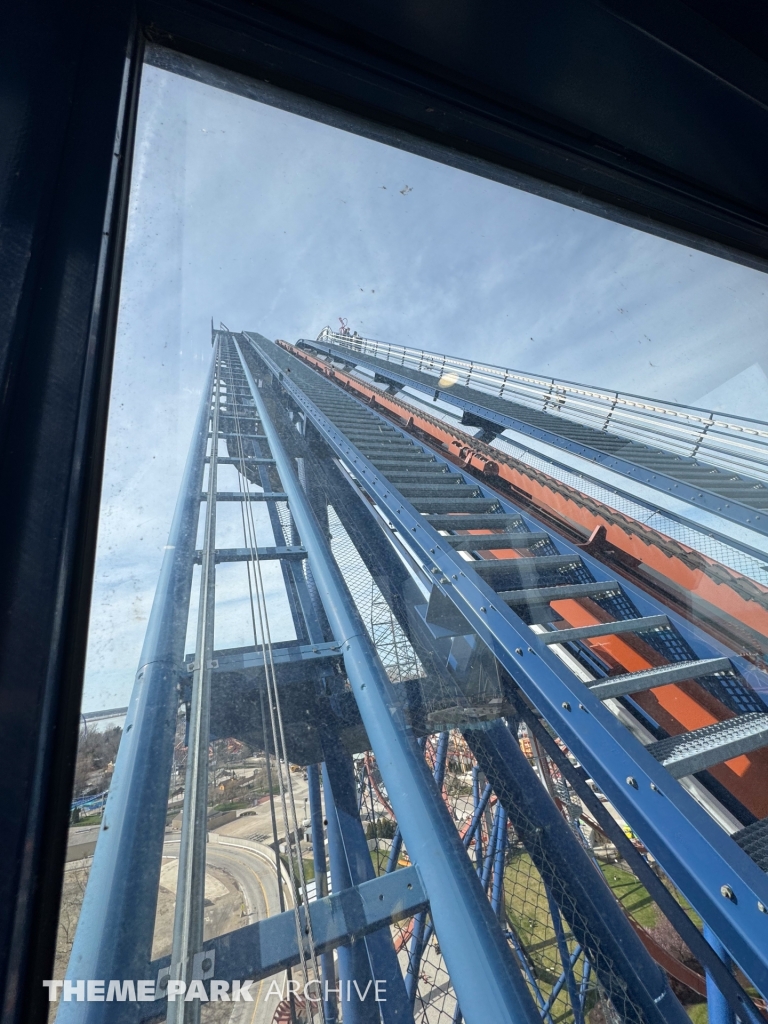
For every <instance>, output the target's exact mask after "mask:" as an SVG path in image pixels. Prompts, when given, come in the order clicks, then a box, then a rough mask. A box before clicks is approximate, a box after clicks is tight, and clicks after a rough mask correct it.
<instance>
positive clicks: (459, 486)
mask: <svg viewBox="0 0 768 1024" xmlns="http://www.w3.org/2000/svg"><path fill="white" fill-rule="evenodd" d="M453 479H454V480H455V481H456V483H452V482H451V475H449V476H448V478H447V481H446V483H439V484H425V483H412V484H400V486H399V487H398V490H399V491H400V493H401V494H402V496H403V497H404V498H408V500H409V501H410V499H411V498H442V497H445V498H446V499H447V500H449V501H450V500H451V498H453V497H454V495H455V496H456V497H457V498H478V497H481V495H480V492H479V488H477V487H471V486H470V485H469V484H465V483H462V482H461V477H456V476H454V477H453Z"/></svg>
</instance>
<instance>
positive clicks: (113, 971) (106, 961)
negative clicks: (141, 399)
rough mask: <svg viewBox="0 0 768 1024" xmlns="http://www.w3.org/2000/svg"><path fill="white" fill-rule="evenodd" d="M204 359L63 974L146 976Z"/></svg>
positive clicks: (73, 1017)
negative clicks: (195, 408)
mask: <svg viewBox="0 0 768 1024" xmlns="http://www.w3.org/2000/svg"><path fill="white" fill-rule="evenodd" d="M213 369H214V367H213V364H212V365H211V370H210V372H209V375H208V379H207V381H206V384H205V386H204V388H203V397H202V400H201V403H200V409H199V411H198V414H197V420H196V422H195V427H194V431H193V435H192V444H191V446H190V450H189V456H188V458H187V463H186V467H185V469H184V476H183V479H182V483H181V490H180V491H179V498H178V502H177V505H176V511H175V513H174V517H173V523H172V525H171V531H170V534H169V536H168V544H167V545H166V548H165V555H164V557H163V563H162V567H161V570H160V578H159V580H158V584H157V589H156V591H155V597H154V600H153V603H152V611H151V613H150V617H149V624H148V626H147V633H146V636H145V639H144V646H143V648H142V652H141V657H140V659H139V669H138V672H137V674H136V682H135V683H134V687H133V692H132V694H131V699H130V703H129V705H128V713H127V715H126V720H125V726H124V729H123V737H122V741H121V743H120V749H119V751H118V755H117V760H116V762H115V771H114V774H113V776H112V784H111V786H110V790H109V796H108V797H107V803H106V808H105V811H104V816H103V818H102V824H101V830H100V832H99V838H98V842H97V844H96V851H95V853H94V858H93V866H92V867H91V871H90V875H89V878H88V886H87V889H86V893H85V897H84V900H83V906H82V910H81V913H80V919H79V922H78V927H77V931H76V933H75V940H74V944H73V947H72V953H71V956H70V959H69V965H68V967H67V974H66V977H67V978H70V979H73V980H74V979H78V978H84V979H88V978H91V979H93V978H114V979H125V980H129V979H136V978H147V977H148V974H147V970H148V965H149V961H150V956H151V950H152V936H153V933H154V928H155V907H156V903H157V889H158V884H159V880H160V865H161V860H162V852H163V839H164V834H165V820H166V813H167V803H168V791H167V782H166V780H167V779H169V778H170V774H171V762H172V758H173V742H174V735H175V732H176V715H177V710H178V705H179V696H178V691H177V682H178V676H179V668H180V666H181V665H182V662H183V659H184V641H185V638H186V630H187V617H188V611H189V599H190V591H191V586H192V571H193V560H194V553H195V548H196V545H197V526H198V517H199V511H200V493H201V487H202V480H203V469H204V465H205V455H206V445H207V438H208V424H209V419H210V414H211V395H212V381H213ZM130 1007H131V1004H129V1003H118V1004H115V1005H108V1004H106V1003H100V1002H87V1003H83V1004H79V1003H66V1002H65V1003H62V1004H61V1006H60V1008H59V1013H58V1018H57V1019H58V1020H59V1021H60V1022H61V1024H66V1022H69V1021H72V1022H74V1021H77V1024H85V1022H87V1024H96V1022H102V1021H109V1024H114V1022H117V1021H120V1020H123V1019H126V1018H127V1017H128V1016H129V1015H130Z"/></svg>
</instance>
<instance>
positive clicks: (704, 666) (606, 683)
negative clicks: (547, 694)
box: [587, 658, 731, 700]
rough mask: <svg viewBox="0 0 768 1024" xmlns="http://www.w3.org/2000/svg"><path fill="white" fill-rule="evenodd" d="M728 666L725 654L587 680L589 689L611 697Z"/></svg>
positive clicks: (606, 698)
mask: <svg viewBox="0 0 768 1024" xmlns="http://www.w3.org/2000/svg"><path fill="white" fill-rule="evenodd" d="M730 668H731V663H730V661H729V660H728V658H702V659H699V660H697V661H679V662H673V663H672V664H671V665H659V666H658V667H656V668H648V669H644V670H643V671H642V672H626V673H624V674H623V675H620V676H610V677H609V678H608V679H596V680H595V682H594V683H588V684H587V685H588V686H589V688H590V690H591V691H592V693H594V694H595V696H597V697H599V698H600V700H608V699H609V698H610V697H625V696H627V694H630V693H642V692H643V691H645V690H652V689H654V688H655V687H656V686H667V685H668V684H669V683H678V682H684V681H685V680H687V679H698V678H700V677H701V676H707V675H711V674H712V673H714V672H725V671H728V669H730Z"/></svg>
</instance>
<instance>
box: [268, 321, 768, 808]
mask: <svg viewBox="0 0 768 1024" xmlns="http://www.w3.org/2000/svg"><path fill="white" fill-rule="evenodd" d="M278 344H279V345H281V347H283V348H284V349H286V351H288V352H290V353H291V354H292V355H294V356H297V357H298V358H299V359H301V360H302V361H303V362H305V363H308V364H309V365H310V366H312V367H313V368H314V369H315V370H317V371H319V372H320V373H321V374H323V375H324V376H326V377H330V378H332V379H334V380H335V381H336V382H337V383H339V384H341V385H343V386H345V387H347V388H349V389H350V390H352V391H354V392H356V393H357V395H358V396H359V397H361V398H365V399H366V400H367V402H368V403H369V404H370V405H372V406H378V407H380V409H381V410H382V411H384V412H387V413H389V414H390V415H394V416H396V417H397V418H398V419H399V420H400V421H401V423H402V425H403V426H404V427H405V428H406V429H410V428H416V429H418V430H419V431H421V432H422V433H423V434H426V435H427V436H428V437H429V438H431V439H432V440H433V441H434V442H435V444H436V447H438V448H439V447H442V446H445V447H446V448H448V451H449V453H451V454H452V455H453V456H454V457H455V458H457V459H458V460H459V461H460V462H461V463H462V464H463V465H464V466H465V467H467V468H471V469H474V470H476V471H478V470H479V471H481V472H482V473H483V475H484V476H485V477H486V478H489V477H490V478H491V479H489V480H488V483H489V484H490V485H491V486H493V478H494V477H497V478H499V479H502V480H504V481H506V482H507V483H508V484H511V485H512V486H513V487H514V488H516V489H517V490H520V491H523V492H524V493H525V494H526V495H528V497H529V498H530V499H531V501H532V502H533V503H534V504H535V505H539V506H540V507H542V508H544V509H546V510H547V512H548V513H549V514H550V515H551V514H552V513H555V515H558V516H560V517H561V518H564V519H566V520H569V521H570V522H575V523H577V524H578V525H580V526H582V527H585V528H586V529H587V530H589V531H590V533H592V534H593V535H594V534H595V531H597V530H601V528H602V530H604V531H605V534H604V538H605V540H606V541H607V542H608V543H609V544H610V545H611V546H613V547H615V548H617V549H618V550H619V551H621V552H624V553H626V554H627V555H629V556H630V557H631V558H632V559H636V560H637V561H641V562H643V563H644V564H645V565H647V566H649V567H650V568H652V569H655V570H656V571H657V572H659V573H660V574H661V575H663V576H664V577H666V578H667V579H669V580H671V581H672V582H673V583H675V584H677V585H678V586H679V587H682V588H683V589H684V590H686V591H688V592H691V593H695V594H698V595H699V596H701V597H702V598H704V599H705V600H706V601H708V602H709V603H710V604H712V605H714V606H715V607H716V608H720V609H721V610H722V611H724V612H725V613H726V614H728V615H729V616H732V617H733V618H735V619H736V620H737V621H739V622H743V623H745V624H747V625H749V626H750V627H751V628H753V629H755V630H756V631H757V632H759V633H761V634H763V635H768V609H766V608H763V607H762V606H761V605H760V604H757V603H756V602H754V601H749V600H746V599H745V598H744V597H742V596H741V594H739V593H737V592H736V591H735V590H732V589H731V588H730V587H728V586H727V584H724V583H718V582H717V581H715V580H713V579H712V578H710V577H709V576H707V575H706V574H705V573H703V572H701V571H700V570H697V569H691V567H690V566H689V565H687V564H686V563H685V562H683V561H681V560H680V559H679V558H676V557H674V556H672V555H669V554H668V553H667V552H666V551H665V550H664V548H665V547H668V546H669V538H667V537H665V536H664V535H663V534H659V533H658V532H657V531H654V530H651V529H649V528H647V527H642V539H641V538H640V537H639V536H637V535H636V534H631V533H628V532H625V531H624V530H622V529H621V527H620V526H617V525H616V524H615V522H613V521H612V520H611V519H608V518H606V519H601V518H600V516H599V515H596V514H595V513H594V512H593V511H592V510H591V509H589V508H585V507H584V506H583V504H581V503H580V502H579V501H578V500H576V499H577V497H578V492H577V491H575V490H574V491H573V498H570V497H569V496H568V494H567V492H568V491H569V490H572V489H571V488H567V487H563V486H562V485H560V484H558V485H557V487H556V488H555V487H554V486H553V487H548V486H547V484H546V482H545V481H542V478H543V477H544V474H542V473H539V472H536V473H535V475H533V474H531V473H527V472H526V467H525V466H523V465H521V464H516V465H512V464H510V463H511V461H512V460H510V462H507V461H501V460H500V461H498V462H496V461H494V460H491V459H489V458H488V456H487V455H486V454H485V453H484V452H481V451H479V450H476V449H475V448H473V447H472V446H471V443H468V442H471V441H472V440H473V439H472V438H468V436H467V435H464V434H462V433H461V432H460V431H455V430H453V429H452V428H451V427H450V426H448V425H447V424H444V423H442V422H440V421H438V420H435V419H433V418H432V417H430V416H428V415H427V414H423V415H422V414H420V413H419V412H418V411H417V410H415V409H413V408H412V407H410V406H407V405H406V404H405V403H404V402H401V401H400V400H399V399H397V398H394V397H392V396H391V395H387V394H385V393H382V392H381V391H379V390H377V389H376V388H373V387H370V386H368V385H366V384H365V383H364V382H363V381H360V380H358V379H357V378H355V377H352V376H350V375H349V374H347V373H344V372H343V371H341V370H337V369H335V368H334V367H332V366H329V365H328V364H327V363H325V362H323V360H321V359H318V358H317V357H316V356H312V355H310V354H309V353H308V352H306V351H304V350H303V349H298V348H295V347H294V346H293V345H289V344H288V343H287V342H283V341H281V342H278ZM553 483H554V482H553ZM564 491H565V492H566V493H563V492H564ZM602 530H601V532H602ZM471 532H472V533H476V532H479V531H474V530H473V531H471ZM654 538H655V539H656V542H657V543H656V544H654ZM676 546H677V547H680V548H683V545H679V544H676ZM684 550H687V549H684ZM487 552H488V554H491V555H492V556H493V557H496V558H518V557H520V552H519V551H516V550H511V551H508V550H498V549H492V548H488V549H487ZM696 556H697V558H699V559H701V561H703V562H707V563H710V564H712V565H718V563H715V562H714V561H713V560H711V559H707V558H706V557H705V556H703V555H699V554H698V553H696ZM728 575H730V576H733V578H734V580H736V579H743V577H739V576H738V574H737V573H734V572H732V571H731V570H726V576H728ZM749 582H750V583H751V582H752V581H749ZM753 586H754V588H755V589H756V590H758V591H764V593H765V594H766V595H768V588H763V587H760V586H759V585H758V584H753ZM552 607H553V608H554V609H555V611H557V612H558V613H559V614H560V615H562V617H563V619H564V620H565V624H566V625H568V626H587V625H593V624H595V623H598V622H608V621H610V616H609V615H608V614H607V613H606V612H605V611H604V610H603V609H602V608H600V606H599V605H597V604H595V603H594V602H593V601H589V600H583V601H573V600H569V601H557V602H553V605H552ZM586 643H587V644H589V646H590V647H592V648H593V649H594V650H595V653H596V654H598V655H599V656H600V657H601V658H603V659H604V660H605V661H606V662H608V663H609V664H610V665H611V666H612V667H613V668H614V669H615V671H616V673H620V672H640V671H642V670H643V669H647V668H652V667H655V666H657V665H661V664H665V661H664V659H663V658H662V657H661V655H659V653H658V652H657V651H655V650H654V649H653V648H651V647H650V646H649V645H648V644H646V643H644V642H643V641H642V640H640V639H639V638H637V637H631V638H630V637H626V636H625V637H618V636H607V637H596V638H593V639H590V640H587V641H586ZM634 700H635V701H636V702H637V703H638V704H639V705H640V706H641V707H642V708H643V709H644V710H645V711H647V712H648V713H649V714H650V715H651V717H652V718H654V719H655V721H656V722H658V724H659V725H660V726H661V727H662V728H664V729H666V730H667V732H668V733H669V734H670V735H679V734H680V733H683V732H689V731H690V730H692V729H698V728H701V727H702V726H705V725H711V724H713V723H715V722H720V721H724V720H726V719H728V718H733V717H734V715H733V712H732V711H731V710H730V709H729V708H727V707H725V706H724V705H723V704H721V703H720V701H718V700H717V698H715V697H713V696H711V695H710V694H709V693H707V692H706V691H705V690H704V689H703V688H702V687H700V686H698V685H697V684H695V683H694V682H690V683H679V684H677V683H670V684H667V685H666V686H660V687H657V688H655V689H653V690H650V691H648V692H646V693H642V694H637V695H636V696H635V697H634ZM710 773H711V774H712V775H713V776H714V777H715V778H716V779H718V781H719V782H721V783H722V784H723V785H724V786H725V787H726V788H727V789H728V790H729V791H730V792H731V793H733V795H734V796H735V797H736V798H737V799H738V800H740V801H741V802H742V803H743V804H744V805H745V806H746V807H748V808H749V809H750V810H751V811H752V813H753V814H755V815H757V817H759V818H763V817H765V816H766V815H768V787H766V785H765V779H766V778H767V777H768V750H762V751H757V752H755V753H753V754H748V755H741V756H740V757H736V758H732V759H731V760H730V761H727V762H726V763H725V764H722V765H718V766H716V767H714V768H711V769H710Z"/></svg>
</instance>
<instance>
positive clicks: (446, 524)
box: [426, 509, 523, 541]
mask: <svg viewBox="0 0 768 1024" xmlns="http://www.w3.org/2000/svg"><path fill="white" fill-rule="evenodd" d="M457 511H461V510H460V509H457ZM426 521H427V522H428V523H429V525H430V526H433V527H434V528H435V529H436V530H489V529H490V530H492V529H494V528H496V529H499V530H506V529H508V528H509V527H510V526H521V525H522V523H523V517H522V516H521V515H516V514H515V513H511V512H503V513H502V512H499V513H488V514H482V513H481V514H480V515H472V514H471V513H470V514H469V515H453V516H451V515H445V516H444V515H429V516H427V519H426ZM488 536H489V537H490V536H492V534H489V535H488ZM521 536H522V534H521ZM454 539H455V538H454V537H446V540H448V541H453V540H454ZM461 539H462V540H463V539H464V535H462V538H461Z"/></svg>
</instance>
